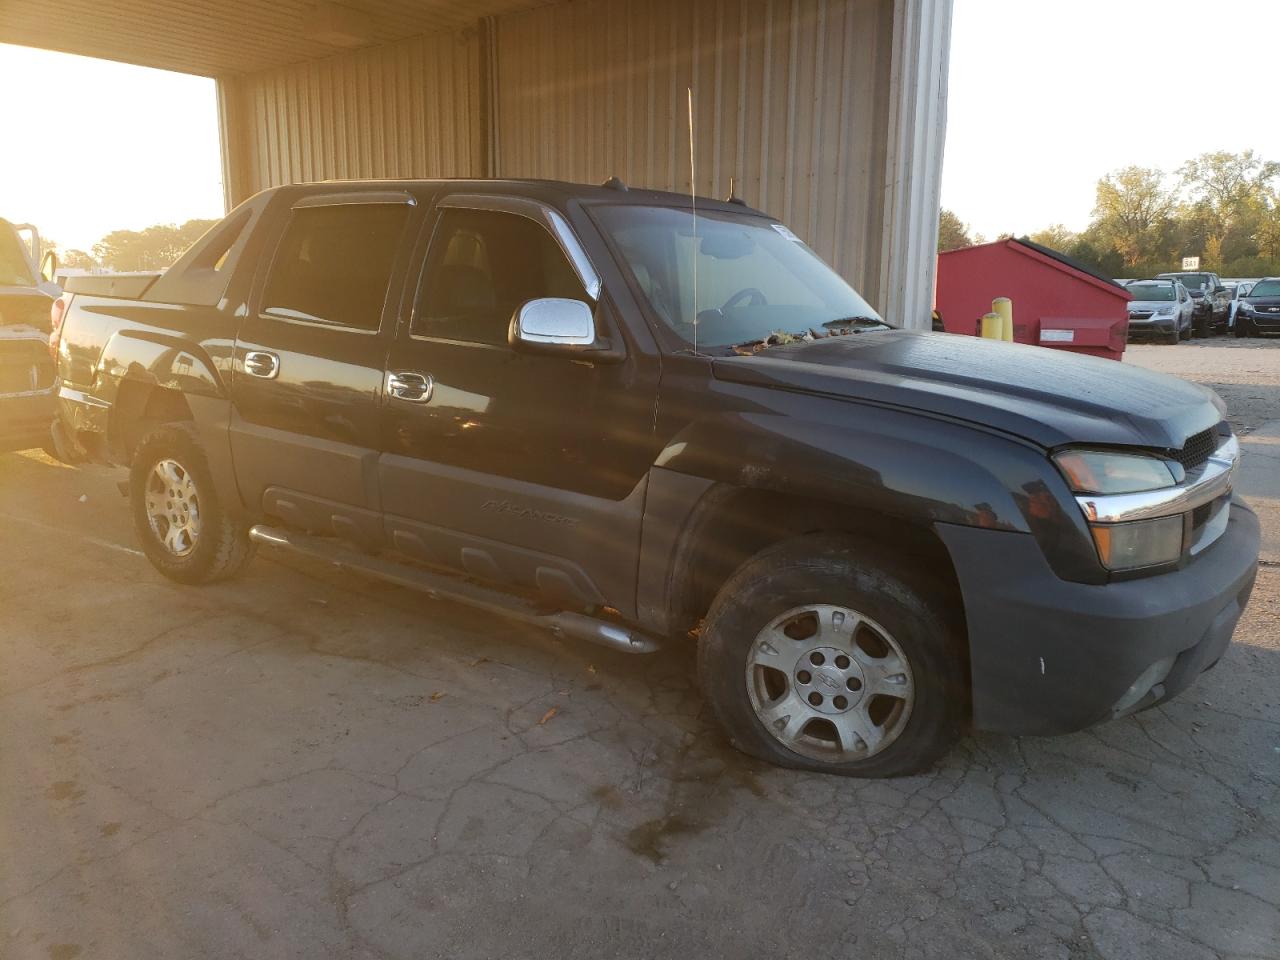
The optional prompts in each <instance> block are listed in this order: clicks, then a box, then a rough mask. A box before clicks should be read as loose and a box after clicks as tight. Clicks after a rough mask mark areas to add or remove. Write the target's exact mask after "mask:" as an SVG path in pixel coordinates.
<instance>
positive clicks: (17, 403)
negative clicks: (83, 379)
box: [0, 390, 56, 453]
mask: <svg viewBox="0 0 1280 960" xmlns="http://www.w3.org/2000/svg"><path fill="white" fill-rule="evenodd" d="M55 399H56V398H55V396H54V392H53V390H45V391H41V392H39V393H30V394H23V395H18V396H12V395H11V396H3V395H0V453H4V452H7V451H11V450H29V449H31V448H33V447H47V446H48V445H49V442H50V434H51V431H52V429H53V416H54V403H55Z"/></svg>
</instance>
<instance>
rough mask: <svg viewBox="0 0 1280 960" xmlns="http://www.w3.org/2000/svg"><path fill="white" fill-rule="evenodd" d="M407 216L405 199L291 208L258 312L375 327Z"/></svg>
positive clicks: (338, 324) (338, 323)
mask: <svg viewBox="0 0 1280 960" xmlns="http://www.w3.org/2000/svg"><path fill="white" fill-rule="evenodd" d="M408 219H409V207H408V206H407V205H404V204H368V205H363V204H338V205H336V206H332V207H304V208H302V209H299V210H294V211H293V215H292V217H291V219H290V221H289V226H288V227H287V228H286V229H285V234H284V237H283V238H281V240H280V247H279V249H278V250H277V251H276V256H275V260H274V261H273V263H272V264H271V275H270V276H269V277H268V278H267V289H266V292H265V293H264V294H263V298H262V312H263V313H267V314H274V315H275V316H280V317H292V318H294V319H298V320H308V321H312V322H318V323H326V324H333V325H335V326H342V327H355V328H357V329H361V330H377V329H378V324H379V323H380V322H381V320H382V307H383V303H384V302H385V301H386V299H387V283H388V282H389V281H390V279H391V269H392V267H393V265H394V264H395V258H396V254H397V253H398V252H399V250H400V242H401V237H402V235H403V234H404V227H405V224H406V222H407V221H408Z"/></svg>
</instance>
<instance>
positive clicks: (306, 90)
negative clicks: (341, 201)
mask: <svg viewBox="0 0 1280 960" xmlns="http://www.w3.org/2000/svg"><path fill="white" fill-rule="evenodd" d="M950 3H951V0H576V2H571V3H562V4H557V5H554V6H548V7H542V8H538V9H534V10H529V11H527V12H521V13H514V14H505V15H503V16H500V17H496V18H492V19H490V20H486V21H483V22H481V23H478V24H477V26H476V28H475V29H474V30H469V31H466V32H464V33H462V34H456V35H443V36H431V37H422V38H418V39H414V40H411V41H405V42H401V43H396V44H390V45H387V46H384V47H375V48H369V49H364V50H360V51H358V52H355V53H351V54H344V55H340V56H336V57H333V58H330V59H328V60H323V61H318V62H313V63H305V64H298V65H295V66H289V67H283V68H279V69H275V70H269V71H264V72H261V73H254V74H248V75H242V76H238V77H234V78H221V79H220V80H219V93H220V104H221V110H222V125H223V149H224V178H225V186H226V192H227V198H228V202H229V203H233V202H237V201H239V200H241V199H243V198H244V197H246V196H248V195H250V194H252V193H254V192H256V191H257V190H260V189H262V188H264V187H268V186H273V185H276V184H281V183H289V182H296V181H300V180H318V179H325V178H330V177H401V176H403V177H448V176H510V177H549V178H556V179H565V180H581V181H586V182H600V181H602V180H604V179H605V178H606V177H608V176H611V175H617V176H620V177H621V178H622V179H623V180H624V181H626V182H627V183H629V184H632V185H636V186H647V187H656V188H661V189H671V190H678V191H685V190H688V189H689V186H690V178H689V156H688V149H689V147H688V117H687V104H686V89H687V88H688V87H689V86H690V85H692V86H693V87H694V96H695V105H694V110H695V120H696V128H697V134H696V141H697V156H696V161H697V170H698V177H697V190H698V192H699V193H700V194H702V195H709V196H721V197H722V196H725V195H726V194H727V193H728V189H729V179H730V177H733V178H735V180H736V184H737V192H738V194H739V196H741V197H742V198H743V199H744V200H746V201H747V202H748V203H749V204H751V205H753V206H756V207H759V208H761V209H763V210H765V211H767V212H769V213H771V214H773V215H775V216H777V217H779V218H781V219H783V220H785V221H786V222H787V223H789V224H790V225H791V226H792V228H793V229H794V230H795V231H796V232H797V233H798V234H800V236H801V237H803V238H804V239H805V240H807V241H808V242H809V243H810V245H812V246H813V247H814V248H815V249H816V250H817V251H818V252H819V253H820V254H822V255H823V256H824V257H825V258H827V259H828V260H829V261H830V262H831V263H832V264H833V265H834V266H835V267H836V268H837V269H838V270H840V272H841V273H843V274H844V275H845V276H846V277H847V278H848V279H849V280H850V281H851V282H852V283H853V284H854V285H855V286H857V287H858V288H859V289H860V290H862V292H863V293H864V294H866V295H867V296H868V298H869V299H870V300H871V302H872V303H874V304H877V305H878V306H880V307H882V308H885V307H890V308H895V309H896V308H898V307H901V306H902V305H904V304H909V311H910V313H911V316H909V317H906V316H903V317H899V319H904V320H908V321H909V322H912V323H913V325H914V324H922V323H924V322H927V310H925V311H923V312H922V311H921V309H920V306H919V304H918V302H917V301H919V300H921V299H922V297H927V290H928V289H929V288H931V280H930V278H931V276H932V272H931V267H930V266H929V265H928V263H923V260H924V258H925V257H926V255H927V257H932V246H933V244H934V243H935V242H936V241H934V240H930V239H929V238H928V236H921V237H915V235H914V233H913V234H912V236H911V237H910V241H911V248H912V249H913V250H914V249H915V248H916V247H919V249H920V250H923V251H924V255H922V256H921V257H917V256H915V255H914V254H913V255H911V256H909V257H907V258H906V259H903V256H902V254H901V253H899V254H895V256H894V263H889V262H888V260H887V257H886V250H887V247H886V244H885V242H884V238H885V236H886V234H887V233H892V231H889V230H887V227H886V217H895V218H899V219H901V218H907V219H909V220H910V222H911V223H912V224H913V225H914V224H915V223H916V222H917V221H918V220H920V219H921V217H920V216H919V212H920V209H923V207H931V208H932V209H934V210H935V213H934V217H935V219H936V203H937V200H936V173H937V169H938V168H939V167H940V165H941V143H940V138H941V131H940V130H937V131H934V130H930V131H925V132H924V133H923V134H921V135H918V136H917V135H910V136H901V135H899V134H904V131H897V132H895V131H893V130H891V129H890V128H891V127H893V126H894V124H895V122H897V120H896V119H895V118H902V121H901V122H909V123H914V122H915V121H916V109H917V100H919V99H920V98H923V100H922V101H921V102H927V99H928V96H929V95H930V91H928V90H925V89H924V88H923V87H921V86H920V81H919V80H918V79H917V77H916V76H915V74H914V73H912V72H910V71H911V70H913V69H914V68H913V67H912V61H913V60H914V59H915V58H916V56H917V53H916V51H914V50H913V49H912V48H911V47H910V46H909V42H910V41H911V38H912V37H918V36H920V25H921V24H922V23H926V24H927V23H928V22H929V21H930V20H931V19H933V20H936V19H937V17H938V16H941V15H942V14H945V23H949V20H950ZM908 13H909V14H910V19H909V20H908V19H907V14H908ZM904 23H905V24H908V25H910V26H913V27H914V32H912V31H908V30H905V29H904ZM944 54H945V51H944ZM920 56H924V57H931V58H933V59H937V53H936V51H934V50H924V51H921V52H920ZM902 61H906V63H905V66H904V65H903V62H902ZM936 72H937V71H936V68H935V69H934V74H936ZM941 82H942V91H943V94H944V95H945V72H943V74H942V81H941ZM921 137H923V139H924V141H925V143H924V145H923V147H922V149H923V153H915V154H913V153H912V152H911V150H912V148H915V147H917V146H921V144H920V141H921ZM891 168H892V169H891ZM917 169H925V170H926V171H927V172H929V173H930V175H931V176H932V180H931V181H930V182H932V183H933V188H932V189H933V194H932V196H931V197H924V196H923V194H922V195H921V196H920V197H917V196H916V194H917V193H919V192H920V190H922V189H924V188H923V187H921V188H917V187H916V186H914V185H912V184H913V182H914V181H913V180H912V178H911V175H912V174H913V173H915V172H916V171H917ZM904 172H905V175H906V179H905V180H904V179H903V178H904ZM922 182H923V181H922ZM895 184H899V186H898V188H897V189H895V186H894V185H895ZM926 186H927V184H926ZM926 192H928V191H926ZM922 198H923V199H922ZM921 203H923V207H922V206H921ZM925 213H926V214H927V213H928V210H925ZM905 222H906V220H905V219H904V223H905ZM895 224H896V220H895ZM890 226H894V224H891V225H890ZM897 226H898V227H901V225H897ZM912 229H913V230H914V226H913V228H912ZM925 233H928V231H927V230H926V231H925ZM917 261H922V263H923V265H922V263H917ZM895 263H900V264H908V263H909V265H910V266H909V271H908V272H910V274H911V276H905V275H904V276H899V274H902V273H903V270H900V269H899V268H898V267H897V266H895V265H894V264H895ZM929 263H931V261H929ZM922 270H923V271H924V273H923V274H922V273H921V271H922ZM904 285H905V286H904ZM913 286H914V287H919V288H920V290H919V291H916V293H913V294H912V295H911V296H909V297H908V296H905V295H904V294H903V290H904V289H906V288H907V287H913ZM916 294H920V295H916ZM899 312H904V311H899ZM917 313H920V314H921V315H920V316H919V317H917V316H915V314H917ZM894 315H895V316H896V314H894Z"/></svg>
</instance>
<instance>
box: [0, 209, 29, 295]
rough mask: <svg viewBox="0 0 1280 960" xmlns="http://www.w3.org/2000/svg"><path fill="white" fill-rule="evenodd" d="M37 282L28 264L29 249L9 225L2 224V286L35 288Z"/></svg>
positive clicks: (0, 265)
mask: <svg viewBox="0 0 1280 960" xmlns="http://www.w3.org/2000/svg"><path fill="white" fill-rule="evenodd" d="M35 282H36V278H35V277H33V276H32V275H31V265H30V264H29V263H28V262H27V248H26V247H25V246H23V243H22V241H21V240H19V239H18V235H17V234H16V233H14V232H13V231H12V230H11V229H9V225H8V224H4V223H0V286H3V287H33V286H35Z"/></svg>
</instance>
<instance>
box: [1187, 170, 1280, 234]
mask: <svg viewBox="0 0 1280 960" xmlns="http://www.w3.org/2000/svg"><path fill="white" fill-rule="evenodd" d="M1178 175H1179V176H1180V177H1181V178H1182V185H1183V187H1184V188H1185V189H1186V190H1187V191H1188V193H1189V195H1190V197H1191V202H1192V204H1193V205H1195V206H1199V207H1202V208H1203V210H1204V211H1205V212H1206V213H1207V215H1208V219H1209V220H1210V222H1211V224H1212V226H1213V227H1214V228H1215V229H1214V236H1217V237H1220V238H1221V237H1223V236H1225V234H1226V232H1227V230H1228V229H1230V227H1231V226H1232V224H1233V223H1235V222H1236V220H1237V219H1239V218H1240V217H1242V216H1245V215H1247V214H1248V213H1249V212H1250V211H1251V210H1256V209H1257V208H1258V207H1259V206H1265V205H1266V202H1267V197H1268V194H1269V193H1270V192H1271V185H1272V181H1274V180H1275V179H1276V178H1277V177H1280V163H1276V162H1274V161H1271V160H1263V159H1262V158H1261V157H1259V156H1257V155H1256V154H1255V153H1254V152H1253V151H1252V150H1246V151H1245V152H1244V153H1229V152H1227V151H1226V150H1217V151H1214V152H1212V153H1202V154H1200V156H1198V157H1196V158H1195V159H1194V160H1188V161H1187V162H1186V163H1184V164H1183V165H1182V166H1181V167H1179V168H1178Z"/></svg>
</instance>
